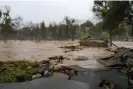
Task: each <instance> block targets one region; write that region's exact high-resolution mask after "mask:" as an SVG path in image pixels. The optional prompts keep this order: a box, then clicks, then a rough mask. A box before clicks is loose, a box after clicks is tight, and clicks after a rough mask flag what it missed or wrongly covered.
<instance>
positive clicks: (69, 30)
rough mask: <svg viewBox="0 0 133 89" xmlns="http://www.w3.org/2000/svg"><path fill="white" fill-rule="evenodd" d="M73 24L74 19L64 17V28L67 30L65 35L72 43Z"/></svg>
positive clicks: (73, 34)
mask: <svg viewBox="0 0 133 89" xmlns="http://www.w3.org/2000/svg"><path fill="white" fill-rule="evenodd" d="M74 23H75V19H70V18H69V17H68V16H66V17H65V24H66V28H67V33H66V34H67V35H68V37H71V39H72V41H73V40H74V36H75V26H74ZM69 33H70V34H69Z"/></svg>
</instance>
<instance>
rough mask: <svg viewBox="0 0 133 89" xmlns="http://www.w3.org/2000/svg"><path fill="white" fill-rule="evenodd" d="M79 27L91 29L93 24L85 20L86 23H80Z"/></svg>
mask: <svg viewBox="0 0 133 89" xmlns="http://www.w3.org/2000/svg"><path fill="white" fill-rule="evenodd" d="M80 26H81V27H82V28H84V27H92V26H93V23H92V22H91V21H89V20H87V21H86V22H84V23H82V24H81V25H80Z"/></svg>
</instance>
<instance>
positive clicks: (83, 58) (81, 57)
mask: <svg viewBox="0 0 133 89" xmlns="http://www.w3.org/2000/svg"><path fill="white" fill-rule="evenodd" d="M74 60H75V61H86V60H88V57H86V56H78V57H77V58H75V59H74Z"/></svg>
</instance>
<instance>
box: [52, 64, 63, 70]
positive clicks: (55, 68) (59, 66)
mask: <svg viewBox="0 0 133 89" xmlns="http://www.w3.org/2000/svg"><path fill="white" fill-rule="evenodd" d="M61 68H62V66H61V65H54V66H53V70H54V71H60V70H61Z"/></svg>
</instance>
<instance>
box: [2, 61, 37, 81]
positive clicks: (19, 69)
mask: <svg viewBox="0 0 133 89" xmlns="http://www.w3.org/2000/svg"><path fill="white" fill-rule="evenodd" d="M38 65H39V63H38V62H30V61H26V60H21V61H8V62H4V63H1V65H0V68H3V69H4V70H3V71H2V72H0V82H17V81H19V80H18V79H22V80H23V81H27V80H31V77H32V75H33V74H36V72H37V67H38Z"/></svg>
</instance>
